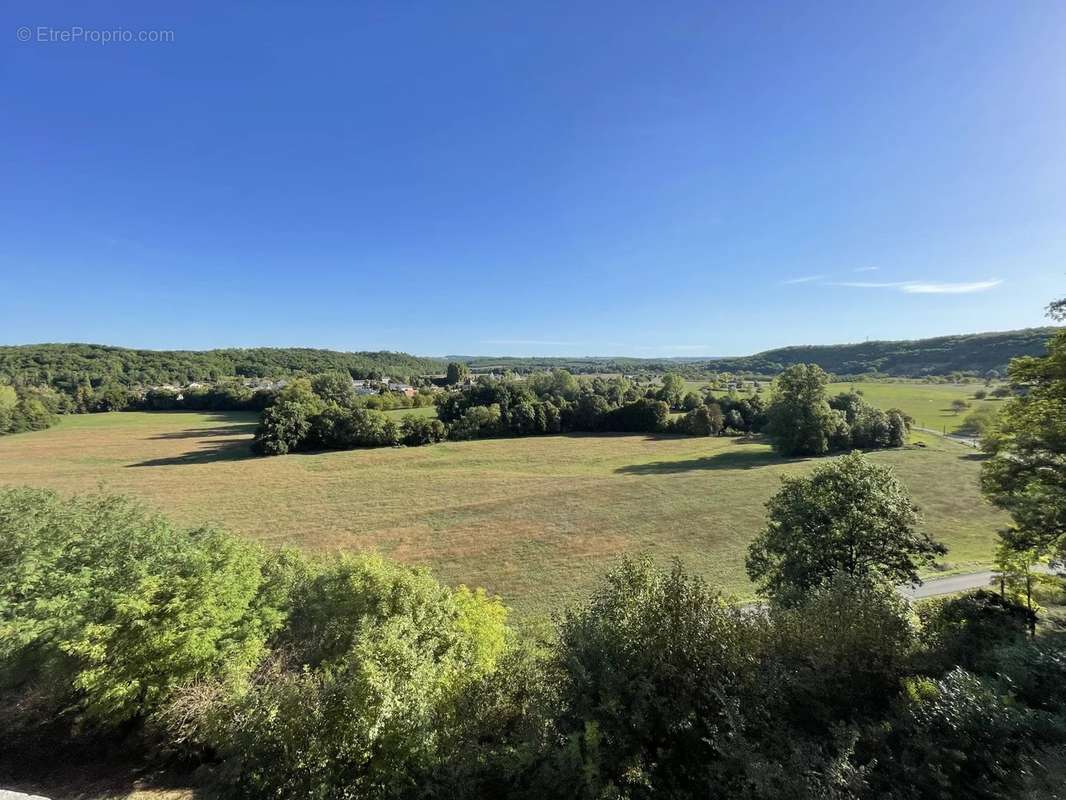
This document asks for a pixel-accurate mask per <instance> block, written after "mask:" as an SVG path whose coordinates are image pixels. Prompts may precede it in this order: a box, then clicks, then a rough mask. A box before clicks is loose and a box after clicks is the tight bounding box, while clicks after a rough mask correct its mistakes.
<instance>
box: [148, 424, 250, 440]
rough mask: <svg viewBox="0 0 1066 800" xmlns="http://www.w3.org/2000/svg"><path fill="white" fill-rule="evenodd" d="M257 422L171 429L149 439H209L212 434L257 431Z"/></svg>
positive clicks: (225, 434)
mask: <svg viewBox="0 0 1066 800" xmlns="http://www.w3.org/2000/svg"><path fill="white" fill-rule="evenodd" d="M255 429H256V423H254V422H241V423H238V424H237V425H227V426H225V427H223V428H190V429H188V430H183V431H171V432H170V433H160V434H157V435H156V436H149V437H148V438H149V439H207V438H209V437H212V436H230V435H233V434H241V433H255Z"/></svg>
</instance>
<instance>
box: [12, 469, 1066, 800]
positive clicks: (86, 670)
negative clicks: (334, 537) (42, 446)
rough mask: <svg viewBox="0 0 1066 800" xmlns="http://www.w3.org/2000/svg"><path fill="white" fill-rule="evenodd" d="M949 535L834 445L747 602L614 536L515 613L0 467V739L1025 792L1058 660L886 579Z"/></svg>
mask: <svg viewBox="0 0 1066 800" xmlns="http://www.w3.org/2000/svg"><path fill="white" fill-rule="evenodd" d="M942 553H943V547H942V546H940V545H939V544H938V543H937V542H935V541H933V540H932V539H930V538H929V537H928V536H926V535H925V534H923V533H921V532H920V531H919V529H918V518H917V510H916V509H915V508H914V506H913V504H912V503H911V501H910V500H909V499H908V498H907V496H906V494H905V493H904V492H903V490H902V488H901V487H900V486H899V484H898V483H897V482H896V481H895V480H894V478H893V477H892V475H891V473H890V472H888V471H887V470H886V469H884V468H880V467H877V466H875V465H872V464H870V463H869V462H867V461H866V460H865V459H864V458H863V457H862V456H861V455H859V454H853V455H849V456H845V457H843V458H841V459H836V460H833V461H830V462H827V463H825V464H824V465H822V466H820V467H819V468H818V469H816V470H815V471H814V472H813V473H812V474H811V475H810V476H809V477H806V478H792V479H789V480H787V481H786V483H785V485H784V486H783V488H782V491H781V492H780V493H778V494H777V495H776V496H775V497H774V498H773V499H772V500H771V501H770V503H769V505H768V519H767V525H766V529H765V530H764V531H763V533H762V534H761V535H760V536H759V537H758V539H757V540H756V541H755V542H754V543H753V544H752V547H751V550H750V553H749V559H748V567H749V572H750V574H751V576H752V578H753V580H754V581H755V582H756V584H757V585H758V586H759V588H760V591H761V592H762V593H763V595H764V598H765V603H764V604H762V605H759V606H754V607H747V608H742V607H739V606H737V605H734V604H732V603H730V602H728V601H727V600H726V599H724V598H722V597H721V596H719V595H718V594H717V593H715V592H714V591H713V590H712V589H711V588H710V587H709V586H707V584H706V583H704V582H703V581H702V580H700V579H699V578H697V577H694V576H692V575H689V574H687V573H686V572H685V571H684V570H683V569H682V568H681V567H680V566H675V567H674V568H673V569H672V570H669V571H663V570H661V569H658V568H657V567H656V566H655V565H654V564H653V563H651V562H650V561H649V560H647V559H637V560H624V561H622V563H621V564H619V565H618V566H617V567H616V568H614V569H612V570H611V571H610V572H608V574H607V575H606V576H605V578H604V580H603V581H602V583H601V584H600V585H599V587H598V588H597V589H596V590H595V591H594V592H593V593H592V595H591V596H590V597H589V598H588V599H587V600H586V601H585V602H583V603H581V604H579V605H577V606H575V607H571V608H570V609H568V610H566V611H565V613H563V615H562V616H561V617H560V618H559V619H558V621H557V623H556V624H555V625H554V627H553V629H552V630H550V631H547V632H541V633H537V634H534V633H519V632H518V631H516V630H514V629H513V628H511V627H510V626H509V625H508V624H507V612H506V609H505V607H504V606H503V605H502V604H501V603H500V602H499V601H498V600H496V599H493V598H489V597H486V596H485V595H484V593H483V592H480V591H472V590H468V589H466V588H463V587H460V588H458V589H448V588H445V587H442V586H441V585H439V584H438V583H437V582H435V581H434V580H433V579H432V578H431V577H429V576H428V575H427V574H426V573H425V572H422V571H418V570H411V569H408V568H404V567H399V566H396V565H394V564H390V563H388V562H385V561H382V560H381V559H379V558H375V557H361V558H351V557H347V558H336V559H329V560H325V561H311V560H308V559H306V558H305V557H303V556H301V555H299V554H297V553H294V552H290V551H281V552H276V553H267V552H264V551H262V550H260V549H258V548H257V547H255V546H253V545H251V544H249V543H247V542H245V541H242V540H238V539H235V538H233V537H230V536H227V535H226V534H225V533H222V532H220V531H217V530H213V529H197V530H193V531H184V530H179V529H176V528H175V527H174V526H172V525H171V524H170V523H168V522H167V521H166V520H165V519H162V518H160V517H157V516H153V515H150V514H147V513H146V512H144V511H143V510H141V509H140V508H138V507H136V506H133V505H131V504H130V503H128V502H127V501H124V500H122V499H120V498H114V497H92V496H90V497H82V498H79V499H70V500H65V499H62V498H59V497H57V496H56V495H54V494H52V493H50V492H45V491H40V490H32V489H9V490H4V491H0V629H2V630H3V632H4V634H5V635H4V636H3V637H0V689H2V690H3V691H4V693H5V696H7V697H9V698H11V700H12V702H10V703H5V704H4V705H3V706H2V707H0V723H2V724H0V746H4V747H7V748H10V749H12V750H13V751H15V752H17V751H18V748H20V747H22V748H27V749H33V748H46V747H48V748H55V747H56V746H57V742H56V740H55V738H54V737H55V736H56V727H55V720H57V719H60V720H62V719H68V720H69V722H68V723H67V724H68V725H70V726H71V727H72V728H73V729H74V730H81V731H91V732H92V734H93V735H95V736H97V737H106V736H109V735H113V736H119V735H124V736H128V734H129V732H130V731H132V730H140V731H142V732H143V734H144V735H146V736H147V737H148V741H149V743H150V749H151V750H152V751H153V752H170V753H173V754H176V755H179V756H181V757H182V758H183V759H186V760H192V761H193V762H194V763H201V764H203V766H204V769H203V770H201V772H202V773H203V772H204V771H205V770H206V773H207V774H208V775H211V776H213V781H214V782H215V783H216V784H217V786H216V788H218V789H221V790H223V791H225V792H226V793H228V794H229V795H232V796H238V797H249V798H263V797H277V798H289V797H318V798H327V797H365V798H408V797H410V798H415V797H444V796H447V797H454V798H459V799H460V800H462V798H484V797H500V798H530V799H531V800H532V798H545V797H573V798H597V799H598V800H607V799H608V798H612V799H614V800H624V799H632V800H637V799H638V798H639V799H641V800H644V799H645V798H646V799H647V800H651V799H652V798H661V797H672V798H697V797H708V796H711V797H736V798H741V800H746V799H750V800H755V798H760V799H761V798H766V799H767V800H769V799H770V798H775V800H776V798H783V797H784V798H811V799H812V800H813V799H814V798H827V797H830V798H840V799H841V800H845V799H847V798H856V799H857V798H898V799H899V800H912V799H913V800H920V799H921V800H924V799H925V798H949V797H950V798H989V800H991V798H997V800H998V799H999V798H1005V797H1020V796H1021V795H1022V793H1023V791H1024V790H1025V789H1026V787H1027V784H1028V783H1029V782H1030V779H1031V778H1032V776H1033V774H1034V773H1035V772H1036V771H1037V770H1038V769H1039V762H1040V760H1041V757H1042V748H1044V747H1048V746H1054V745H1057V744H1061V743H1062V742H1063V741H1066V658H1064V657H1063V651H1062V649H1061V645H1058V644H1057V643H1056V641H1055V640H1054V639H1049V638H1038V639H1036V640H1027V638H1026V630H1027V627H1028V624H1029V620H1030V616H1031V615H1030V614H1029V612H1028V611H1027V609H1025V608H1024V607H1021V606H1018V605H1016V604H1015V603H1013V602H1011V601H1010V600H1009V599H1008V598H1003V597H1000V596H999V595H996V594H993V593H990V592H979V593H976V594H974V595H971V596H967V597H963V598H958V599H950V600H944V601H935V602H930V603H927V604H924V605H921V606H919V607H918V609H917V614H915V613H913V611H912V610H911V608H910V607H909V606H908V605H907V604H906V602H905V601H903V600H902V599H901V598H900V597H899V595H898V594H897V593H896V592H895V590H894V588H895V584H896V583H898V582H900V581H903V582H910V581H914V580H916V578H917V575H916V572H917V570H918V569H920V568H922V567H923V566H925V565H927V564H928V563H930V561H931V560H932V559H933V558H935V557H936V556H938V555H940V554H942ZM11 709H17V710H18V711H17V713H16V715H15V716H14V717H13V718H12V717H10V716H9V717H4V716H2V715H3V714H4V713H5V712H6V713H8V714H10V710H11ZM61 709H66V710H67V712H66V714H65V715H64V714H60V713H59V712H60V710H61ZM71 712H73V717H71V716H70V714H71ZM47 736H51V737H53V738H51V739H48V738H42V737H47Z"/></svg>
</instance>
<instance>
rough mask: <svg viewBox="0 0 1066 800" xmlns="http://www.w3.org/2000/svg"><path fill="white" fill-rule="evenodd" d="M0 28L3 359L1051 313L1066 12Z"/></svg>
mask: <svg viewBox="0 0 1066 800" xmlns="http://www.w3.org/2000/svg"><path fill="white" fill-rule="evenodd" d="M0 20H2V22H0V25H2V27H0V37H4V38H3V39H0V41H2V42H3V44H2V46H0V92H2V105H0V186H2V187H3V191H0V286H2V287H3V288H2V290H0V342H2V343H8V344H14V343H29V342H40V341H90V342H100V343H106V344H118V345H127V346H137V347H152V348H188V349H200V348H208V347H216V346H259V345H301V346H321V347H332V348H337V349H350V350H357V349H358V350H363V349H395V350H407V351H410V352H415V353H421V354H446V353H466V354H515V355H521V354H561V355H579V354H629V355H636V356H652V355H675V356H692V355H731V354H744V353H750V352H754V351H757V350H761V349H766V348H769V347H774V346H780V345H788V344H802V343H833V342H848V341H859V340H863V339H866V338H882V339H883V338H917V337H922V336H929V335H937V334H946V333H962V332H972V331H978V330H1003V329H1008V328H1016V327H1024V326H1029V325H1039V324H1044V323H1045V320H1044V318H1043V317H1042V314H1041V309H1042V307H1043V306H1044V305H1045V304H1046V303H1047V302H1048V301H1049V300H1051V299H1053V298H1054V297H1057V296H1061V295H1063V294H1064V293H1066V291H1064V289H1066V281H1064V278H1066V150H1064V148H1063V144H1064V142H1066V80H1064V79H1063V76H1064V75H1066V48H1063V46H1062V43H1063V41H1066V4H1064V3H1061V2H1057V0H1056V1H1051V0H1033V1H1032V2H1026V3H1008V2H997V3H990V2H974V1H973V0H968V1H967V2H938V3H924V2H903V1H902V0H894V1H893V2H864V3H854V2H842V3H829V2H824V3H795V4H789V3H783V2H782V3H771V2H766V3H762V2H755V3H748V2H745V3H726V2H698V3H697V2H693V3H667V4H649V3H646V2H639V3H637V2H633V3H629V2H611V3H558V4H555V3H547V2H536V3H500V2H484V3H475V2H452V3H428V2H397V1H396V0H390V1H389V2H377V3H367V2H352V3H340V2H337V3H323V4H314V3H306V4H299V5H297V4H285V3H264V2H256V3H248V4H240V3H227V4H218V3H213V4H198V3H184V2H183V3H165V4H163V3H144V2H136V3H128V4H109V3H99V4H92V6H91V8H90V6H89V5H86V4H81V3H79V4H69V5H68V4H56V3H48V2H34V3H29V2H25V3H18V2H16V3H9V4H6V7H5V9H4V10H3V11H0ZM23 26H25V27H26V28H27V29H28V30H29V32H30V41H28V42H22V41H19V35H20V33H19V29H20V27H23ZM79 26H80V27H81V29H82V30H83V33H81V34H74V33H70V34H67V35H70V36H74V35H80V36H81V37H82V39H81V40H80V41H67V42H64V41H62V40H61V37H62V36H63V35H64V34H63V32H64V31H72V30H73V29H75V28H76V27H79ZM114 30H119V31H130V32H132V35H133V36H137V35H138V34H139V32H140V31H172V32H173V41H170V42H121V41H113V42H110V43H106V42H101V41H86V40H85V39H88V38H89V37H90V36H96V37H97V38H100V36H102V34H93V33H90V32H92V31H114Z"/></svg>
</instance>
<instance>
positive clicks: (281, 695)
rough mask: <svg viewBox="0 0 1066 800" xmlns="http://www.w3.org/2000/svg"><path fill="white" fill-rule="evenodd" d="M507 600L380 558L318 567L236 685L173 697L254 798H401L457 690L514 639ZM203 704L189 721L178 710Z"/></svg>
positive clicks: (449, 713)
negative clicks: (245, 679)
mask: <svg viewBox="0 0 1066 800" xmlns="http://www.w3.org/2000/svg"><path fill="white" fill-rule="evenodd" d="M505 618H506V612H505V610H504V608H503V606H502V605H500V604H499V602H498V601H495V600H492V599H489V598H487V597H486V596H485V595H484V593H483V592H480V591H478V592H472V591H470V590H467V589H465V588H460V589H458V590H456V591H452V590H450V589H447V588H445V587H443V586H441V585H440V584H438V583H437V582H436V581H434V580H433V579H432V578H430V577H429V576H428V575H427V574H425V573H424V572H419V571H415V570H410V569H406V568H402V567H398V566H396V565H392V564H388V563H387V562H385V561H382V560H381V559H379V558H376V557H365V558H342V559H339V560H337V561H334V562H331V563H329V564H327V565H325V566H323V567H321V568H319V569H317V570H315V571H312V572H311V573H310V574H309V575H308V576H307V578H306V580H304V581H303V582H302V583H301V584H299V585H298V586H297V587H296V588H295V591H294V593H293V596H292V613H291V616H290V617H289V622H288V624H287V625H286V627H285V629H284V630H283V631H282V632H281V633H280V634H279V635H278V637H277V640H276V644H275V650H274V655H273V657H272V658H271V659H270V660H269V661H268V662H267V663H266V664H265V665H264V667H263V668H262V669H261V670H260V673H259V675H258V676H257V679H256V680H255V682H254V684H253V685H252V687H251V688H250V689H249V690H248V691H247V692H245V693H243V694H242V695H240V696H234V695H231V694H226V693H221V692H219V693H217V696H218V697H220V698H222V699H221V701H220V702H218V703H214V704H211V703H208V704H206V707H204V706H203V705H201V704H199V703H198V702H197V700H198V695H197V694H192V695H191V696H190V697H188V698H185V699H186V703H184V704H183V703H182V702H180V701H179V703H178V704H177V705H176V709H175V711H172V713H171V717H172V718H176V719H184V720H185V734H184V735H185V737H186V738H190V739H192V740H196V741H199V742H201V743H203V744H206V745H208V746H210V747H211V748H213V749H214V750H216V751H217V752H218V753H219V754H220V757H221V758H222V760H223V765H222V769H221V771H220V774H221V776H222V779H223V780H224V781H226V782H228V783H229V784H230V785H231V788H232V789H233V790H234V791H235V792H237V793H238V794H239V795H241V796H247V797H278V798H288V797H338V796H352V797H356V796H357V797H395V796H403V795H408V794H413V793H415V790H416V788H417V787H418V783H417V782H416V781H417V780H418V779H419V777H420V776H423V777H424V776H426V775H432V774H433V773H434V772H435V771H436V770H437V769H438V768H439V765H440V763H441V759H442V748H443V747H444V744H445V737H446V732H447V731H448V730H449V728H452V727H454V726H455V725H456V724H457V721H456V720H455V718H454V713H455V702H456V698H457V697H458V695H459V694H460V693H461V692H462V691H463V690H464V689H465V688H466V687H467V686H469V685H471V684H473V683H475V682H477V681H478V680H480V679H481V677H482V676H484V675H486V674H487V673H489V672H490V671H491V670H492V669H493V668H494V666H495V664H496V662H497V660H498V659H499V658H500V657H501V655H502V654H503V653H504V651H505V649H506V647H507V646H508V632H507V628H506V625H505ZM185 705H189V706H193V707H195V708H197V715H196V716H197V718H196V719H195V720H194V722H193V723H192V724H190V723H189V721H188V715H187V714H182V713H178V711H177V709H181V708H183V707H184V706H185Z"/></svg>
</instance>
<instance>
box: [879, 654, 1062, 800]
mask: <svg viewBox="0 0 1066 800" xmlns="http://www.w3.org/2000/svg"><path fill="white" fill-rule="evenodd" d="M887 730H888V731H890V732H889V733H888V734H887V735H886V736H885V737H884V739H883V740H881V741H880V742H879V743H878V744H879V745H880V747H882V748H884V750H885V751H886V752H884V753H883V754H882V756H881V757H880V758H879V759H878V760H877V762H876V765H875V768H874V769H873V771H872V772H871V775H870V782H871V786H872V789H873V791H874V793H875V796H888V797H893V798H900V800H910V798H914V799H915V800H918V798H923V799H924V798H945V799H946V798H960V799H961V798H975V799H976V798H981V799H982V800H985V799H987V800H999V799H1000V798H1002V797H1004V796H1013V794H1014V793H1015V792H1017V791H1018V790H1019V788H1020V787H1021V786H1022V785H1023V782H1024V780H1025V777H1026V775H1027V774H1030V773H1031V772H1032V770H1033V769H1034V768H1035V767H1036V766H1037V761H1036V757H1037V754H1038V748H1039V746H1040V745H1041V744H1044V743H1047V744H1050V743H1053V742H1054V741H1056V740H1060V741H1061V737H1060V736H1059V734H1058V732H1057V731H1056V729H1055V726H1054V725H1053V724H1051V721H1050V720H1049V719H1048V718H1046V717H1042V716H1040V715H1038V714H1034V713H1032V712H1027V711H1026V710H1025V709H1024V708H1019V707H1017V706H1015V705H1014V704H1012V703H1011V702H1010V700H1009V699H1008V698H1006V697H1003V696H1002V695H1000V694H998V693H997V692H996V690H995V688H994V687H993V686H992V685H991V684H989V683H986V682H985V681H982V680H981V679H980V678H978V677H977V676H975V675H972V674H971V673H969V672H966V671H965V670H962V669H955V670H953V671H952V672H950V673H949V674H948V675H946V676H945V677H944V678H943V679H941V680H934V679H931V678H914V679H910V680H908V681H906V683H905V686H904V693H903V695H902V697H901V698H900V700H899V702H898V706H897V709H896V713H895V715H894V719H893V720H892V721H891V723H890V725H889V726H888V728H887Z"/></svg>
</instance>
